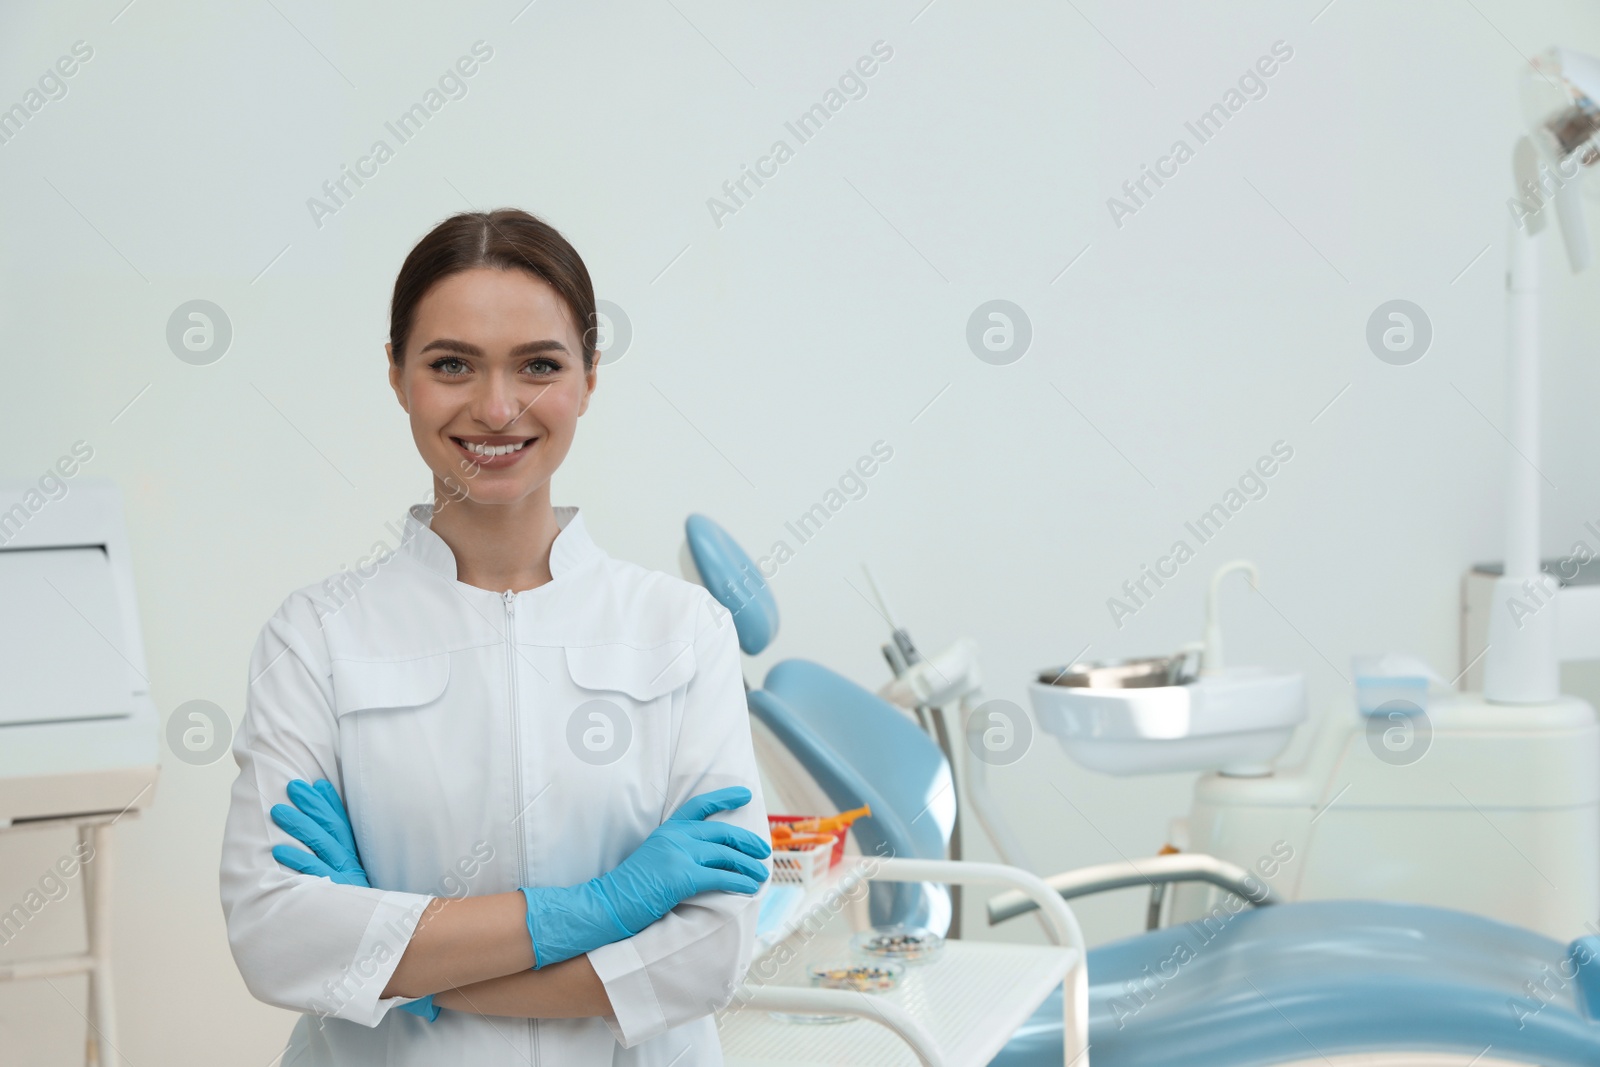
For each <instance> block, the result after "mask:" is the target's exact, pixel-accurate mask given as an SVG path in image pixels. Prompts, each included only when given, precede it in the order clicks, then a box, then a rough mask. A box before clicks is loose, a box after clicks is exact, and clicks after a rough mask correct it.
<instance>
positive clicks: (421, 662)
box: [333, 652, 450, 716]
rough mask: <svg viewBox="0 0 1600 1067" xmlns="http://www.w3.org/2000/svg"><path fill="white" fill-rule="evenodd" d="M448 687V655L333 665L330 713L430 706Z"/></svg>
mask: <svg viewBox="0 0 1600 1067" xmlns="http://www.w3.org/2000/svg"><path fill="white" fill-rule="evenodd" d="M449 684H450V654H449V653H448V652H442V653H440V654H439V655H436V656H424V657H422V658H420V659H403V660H352V659H336V660H334V661H333V711H334V714H335V715H336V716H344V715H348V714H349V713H350V712H352V711H366V710H368V709H372V708H412V707H420V706H422V705H424V704H431V703H433V702H434V701H435V700H438V699H439V698H440V697H441V696H443V695H444V691H445V688H446V687H447V686H448V685H449Z"/></svg>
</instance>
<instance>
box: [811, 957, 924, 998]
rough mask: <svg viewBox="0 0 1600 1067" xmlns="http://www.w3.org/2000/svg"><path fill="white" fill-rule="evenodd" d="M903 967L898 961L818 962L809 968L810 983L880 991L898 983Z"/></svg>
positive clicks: (891, 987)
mask: <svg viewBox="0 0 1600 1067" xmlns="http://www.w3.org/2000/svg"><path fill="white" fill-rule="evenodd" d="M903 974H905V968H903V967H901V966H900V965H899V964H898V963H887V962H885V963H820V964H816V965H814V966H813V967H812V968H811V984H812V985H814V986H817V987H819V988H822V989H848V990H851V991H852V992H856V993H882V992H885V991H886V990H890V989H893V988H894V987H895V986H897V985H899V984H900V978H901V976H902V975H903Z"/></svg>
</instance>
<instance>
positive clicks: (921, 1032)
mask: <svg viewBox="0 0 1600 1067" xmlns="http://www.w3.org/2000/svg"><path fill="white" fill-rule="evenodd" d="M736 999H737V1001H738V1003H739V1005H740V1008H741V1009H743V1008H757V1009H759V1010H762V1011H777V1012H785V1013H788V1014H795V1015H852V1016H855V1017H856V1018H858V1019H869V1020H871V1021H872V1022H875V1023H877V1024H878V1025H880V1026H883V1027H887V1028H888V1029H889V1030H890V1031H891V1032H892V1033H894V1035H895V1036H896V1037H898V1038H900V1040H902V1041H904V1042H905V1043H906V1044H907V1045H910V1046H911V1051H912V1052H913V1053H914V1054H915V1055H916V1057H917V1062H918V1063H920V1064H922V1067H944V1056H943V1055H942V1054H941V1053H940V1051H939V1045H938V1043H937V1042H935V1041H934V1039H933V1036H932V1035H931V1034H929V1033H928V1031H927V1030H926V1029H925V1028H924V1027H923V1025H922V1024H921V1023H919V1022H918V1021H917V1020H916V1019H915V1018H913V1017H912V1015H911V1013H910V1012H908V1011H906V1010H905V1009H904V1008H902V1007H901V1006H900V1005H898V1004H896V1003H894V1002H893V1001H890V1000H882V999H880V998H877V997H871V996H863V995H862V994H860V993H852V992H848V991H846V990H843V989H805V988H802V987H799V986H746V987H745V988H744V989H743V990H742V991H741V992H740V993H739V994H738V995H737V997H736Z"/></svg>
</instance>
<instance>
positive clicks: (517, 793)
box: [500, 589, 539, 1064]
mask: <svg viewBox="0 0 1600 1067" xmlns="http://www.w3.org/2000/svg"><path fill="white" fill-rule="evenodd" d="M500 597H501V599H502V600H504V601H505V605H506V681H507V683H508V684H509V687H510V688H509V689H508V692H509V693H510V694H511V793H512V797H513V799H514V800H515V802H516V804H517V805H518V808H519V811H518V813H517V816H516V817H514V818H513V819H512V825H513V826H515V827H516V831H517V884H518V885H519V886H523V885H527V884H528V852H527V843H526V842H527V827H526V825H525V824H524V823H523V822H522V819H521V815H522V814H523V812H522V811H521V810H520V808H521V804H522V744H521V741H520V735H521V727H520V724H519V723H518V721H517V644H516V636H517V628H516V600H515V599H514V598H515V597H516V594H515V593H513V592H512V591H511V590H509V589H507V590H506V591H505V592H504V593H501V594H500ZM538 1025H539V1021H538V1020H537V1019H529V1020H528V1045H529V1047H530V1048H531V1049H532V1051H533V1062H534V1063H535V1064H537V1063H538V1062H539V1040H538Z"/></svg>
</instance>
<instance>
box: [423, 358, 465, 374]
mask: <svg viewBox="0 0 1600 1067" xmlns="http://www.w3.org/2000/svg"><path fill="white" fill-rule="evenodd" d="M447 364H448V365H450V366H451V367H460V368H462V369H465V368H466V366H467V364H466V362H465V361H464V360H462V359H461V358H459V357H457V356H443V357H441V358H439V359H436V360H434V361H433V362H432V363H430V364H428V366H429V367H430V368H432V369H433V370H436V371H439V372H441V373H443V374H444V376H445V377H447V378H454V377H456V376H458V375H459V374H460V373H461V371H458V370H453V369H452V370H446V369H445V367H446V365H447Z"/></svg>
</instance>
